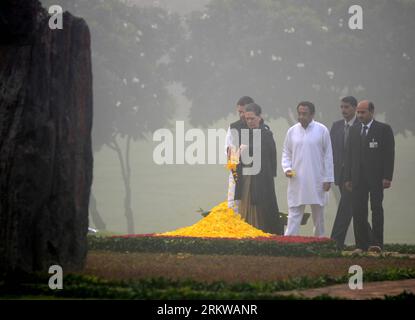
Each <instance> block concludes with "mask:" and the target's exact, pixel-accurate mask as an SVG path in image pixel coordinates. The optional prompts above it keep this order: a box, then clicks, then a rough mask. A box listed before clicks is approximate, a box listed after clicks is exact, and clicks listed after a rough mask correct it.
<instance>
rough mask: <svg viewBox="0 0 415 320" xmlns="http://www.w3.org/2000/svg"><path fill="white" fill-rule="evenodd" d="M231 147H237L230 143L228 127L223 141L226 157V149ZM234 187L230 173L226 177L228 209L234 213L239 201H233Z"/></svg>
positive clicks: (230, 136) (229, 129) (230, 133)
mask: <svg viewBox="0 0 415 320" xmlns="http://www.w3.org/2000/svg"><path fill="white" fill-rule="evenodd" d="M232 147H239V146H235V145H234V143H233V141H232V131H231V127H228V131H227V132H226V139H225V154H226V155H228V148H232ZM235 187H236V183H235V180H234V178H233V175H232V172H231V173H229V177H228V198H227V199H228V208H231V209H233V210H234V211H235V212H238V206H239V201H238V200H234V199H235Z"/></svg>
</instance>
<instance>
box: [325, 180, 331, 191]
mask: <svg viewBox="0 0 415 320" xmlns="http://www.w3.org/2000/svg"><path fill="white" fill-rule="evenodd" d="M330 186H331V182H323V190H324V191H325V192H327V191H329V190H330Z"/></svg>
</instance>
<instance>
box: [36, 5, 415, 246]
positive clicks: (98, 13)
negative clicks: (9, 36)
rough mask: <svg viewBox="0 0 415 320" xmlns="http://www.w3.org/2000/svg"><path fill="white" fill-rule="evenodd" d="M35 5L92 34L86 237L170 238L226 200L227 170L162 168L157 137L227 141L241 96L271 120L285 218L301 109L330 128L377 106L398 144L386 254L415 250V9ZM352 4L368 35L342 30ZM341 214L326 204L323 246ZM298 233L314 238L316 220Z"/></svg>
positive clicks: (388, 206) (387, 214)
mask: <svg viewBox="0 0 415 320" xmlns="http://www.w3.org/2000/svg"><path fill="white" fill-rule="evenodd" d="M41 2H42V3H43V5H44V6H45V7H48V6H50V5H52V4H59V5H61V6H62V8H63V10H64V11H70V12H71V13H72V14H74V15H76V16H80V17H83V18H84V19H85V20H86V22H87V23H88V25H89V28H90V31H91V36H92V62H93V76H94V124H93V126H94V127H93V143H94V180H93V187H92V199H91V214H90V225H91V226H92V227H97V228H98V229H106V230H108V231H111V232H115V233H153V232H164V231H169V230H174V229H177V228H179V227H184V226H188V225H191V224H193V223H195V222H197V221H198V220H200V219H201V215H200V213H198V212H197V210H198V209H199V208H203V209H204V210H208V209H210V208H211V207H213V206H214V205H216V204H217V203H219V202H222V201H225V199H226V194H227V181H228V179H227V178H228V171H227V170H226V169H225V168H224V166H223V165H220V164H218V165H194V166H191V165H164V166H159V165H156V164H154V162H153V149H154V148H155V146H156V145H157V144H158V143H159V142H153V141H152V134H153V132H154V131H155V130H157V129H159V128H174V126H175V121H177V120H184V121H185V125H186V128H193V127H198V128H204V129H207V128H224V129H226V128H227V127H228V125H229V123H231V122H233V121H235V120H237V118H238V116H237V114H236V110H235V107H236V106H235V105H236V102H237V100H238V99H239V98H240V97H241V96H243V95H249V96H251V97H253V98H254V100H255V101H256V102H257V103H258V104H259V105H260V106H261V107H262V108H263V112H264V113H265V121H266V123H267V124H268V125H269V126H270V128H271V130H272V131H273V133H274V137H275V140H276V143H277V152H278V155H277V159H278V177H277V179H276V180H275V182H276V192H277V199H278V203H279V207H280V210H281V211H283V212H287V201H286V187H287V180H286V178H285V177H284V175H283V173H282V170H281V167H280V160H281V149H282V144H283V140H284V137H285V133H286V131H287V129H288V128H289V126H291V125H292V124H294V123H295V122H296V119H295V118H296V112H295V108H296V105H297V103H298V102H299V101H302V100H310V101H312V102H314V103H315V105H316V117H315V119H316V120H317V121H320V122H322V123H324V124H325V125H326V126H327V127H328V128H329V129H330V127H331V124H332V123H333V122H334V121H336V120H339V119H341V114H340V108H339V106H340V102H339V100H340V98H341V97H343V96H345V95H353V96H355V97H356V98H357V99H358V100H362V99H370V100H372V101H373V102H374V105H375V118H376V119H377V120H380V121H386V122H387V123H389V124H390V125H391V126H392V128H393V130H394V133H395V139H396V158H395V173H394V179H393V182H392V188H391V189H390V190H386V191H385V199H384V202H383V204H384V209H385V242H389V243H390V242H406V243H415V234H414V226H415V212H414V211H415V210H414V208H415V197H414V192H413V188H414V187H413V184H414V181H415V171H414V170H413V168H414V166H415V152H414V148H415V139H414V135H413V133H414V128H415V122H414V120H415V108H414V107H413V101H414V95H415V90H414V83H415V64H414V59H415V45H414V36H413V34H414V31H415V20H414V17H415V0H394V1H391V0H371V1H367V0H365V1H360V3H358V2H356V1H347V0H338V1H329V0H318V1H306V0H285V1H272V0H256V1H254V0H229V1H225V0H222V1H216V0H212V1H207V0H187V1H186V0H163V1H162V0H158V1H150V0H135V1H134V0H130V1H118V0H105V1H104V0H65V1H63V0H62V1H58V0H52V1H49V0H43V1H41ZM355 4H358V5H361V6H362V7H363V30H350V29H349V27H348V21H349V18H350V16H351V15H350V14H349V13H348V8H349V7H350V6H351V5H355ZM64 27H65V26H64ZM189 144H190V143H186V144H185V146H187V145H189ZM219 148H220V149H219V151H222V150H223V147H222V146H220V147H219ZM335 188H337V187H335ZM95 200H96V201H95ZM336 210H337V203H336V200H335V198H334V197H333V194H331V198H330V203H329V205H328V207H327V208H326V211H325V219H326V223H325V225H326V235H327V236H329V235H330V232H331V228H332V225H333V221H334V217H335V214H336ZM306 211H310V210H309V209H308V208H307V209H306ZM301 234H302V235H312V223H311V221H309V223H308V225H307V226H305V227H302V229H301Z"/></svg>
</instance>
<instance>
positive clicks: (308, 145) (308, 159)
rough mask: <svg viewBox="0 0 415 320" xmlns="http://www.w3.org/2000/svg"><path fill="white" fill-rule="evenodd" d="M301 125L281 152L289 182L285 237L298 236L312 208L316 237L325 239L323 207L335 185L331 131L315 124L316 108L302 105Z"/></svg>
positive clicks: (295, 128) (299, 114)
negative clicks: (309, 209) (305, 213)
mask: <svg viewBox="0 0 415 320" xmlns="http://www.w3.org/2000/svg"><path fill="white" fill-rule="evenodd" d="M297 112H298V120H299V123H297V124H295V125H294V126H292V127H291V128H290V129H288V132H287V135H286V137H285V141H284V147H283V151H282V161H281V164H282V168H283V171H284V173H285V174H286V176H287V177H289V178H290V179H289V182H288V190H287V197H288V224H287V229H286V231H285V235H286V236H295V235H298V234H299V231H300V225H301V220H302V218H303V215H304V209H305V206H306V205H310V207H311V212H312V218H313V223H314V235H315V236H317V237H323V236H324V206H325V205H326V204H327V201H328V191H329V190H330V184H331V183H332V182H334V173H333V155H332V149H331V141H330V133H329V130H328V129H327V128H326V127H325V126H324V125H323V124H321V123H319V122H317V121H314V120H313V117H314V113H315V107H314V105H313V104H312V103H311V102H308V101H305V102H301V103H300V104H299V105H298V107H297Z"/></svg>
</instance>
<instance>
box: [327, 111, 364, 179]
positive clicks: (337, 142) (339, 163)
mask: <svg viewBox="0 0 415 320" xmlns="http://www.w3.org/2000/svg"><path fill="white" fill-rule="evenodd" d="M356 125H357V126H360V122H359V120H357V118H356V119H355V121H354V122H353V126H356ZM349 132H350V129H349ZM330 138H331V146H332V149H333V163H334V183H335V184H336V185H337V186H339V185H342V184H343V182H344V179H343V178H344V174H343V169H344V160H345V146H344V120H339V121H336V122H334V123H333V125H332V126H331V129H330Z"/></svg>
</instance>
